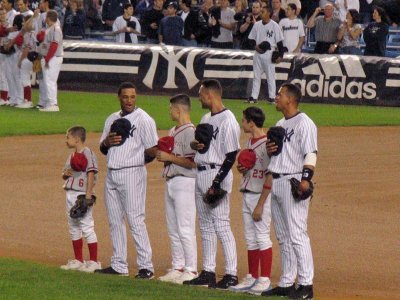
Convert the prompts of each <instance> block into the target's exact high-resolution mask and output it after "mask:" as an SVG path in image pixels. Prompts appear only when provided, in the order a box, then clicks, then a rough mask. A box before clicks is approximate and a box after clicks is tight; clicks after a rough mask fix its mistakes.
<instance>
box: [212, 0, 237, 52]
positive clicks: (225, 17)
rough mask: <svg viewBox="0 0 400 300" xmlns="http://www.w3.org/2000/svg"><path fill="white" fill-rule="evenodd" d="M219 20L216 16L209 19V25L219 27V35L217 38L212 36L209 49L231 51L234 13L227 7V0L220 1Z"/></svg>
mask: <svg viewBox="0 0 400 300" xmlns="http://www.w3.org/2000/svg"><path fill="white" fill-rule="evenodd" d="M220 7H221V10H220V19H218V18H217V16H211V17H210V19H209V21H208V22H209V25H211V26H217V25H219V26H220V34H219V35H218V36H214V34H213V36H212V38H211V47H212V48H220V49H232V48H233V34H232V32H233V29H234V28H235V26H236V24H235V23H236V22H235V19H234V18H233V16H234V15H235V11H234V10H233V9H231V8H230V7H229V1H228V0H220Z"/></svg>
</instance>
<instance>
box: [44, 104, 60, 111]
mask: <svg viewBox="0 0 400 300" xmlns="http://www.w3.org/2000/svg"><path fill="white" fill-rule="evenodd" d="M39 111H42V112H57V111H60V108H59V107H58V105H56V104H55V105H49V106H46V107H43V108H39Z"/></svg>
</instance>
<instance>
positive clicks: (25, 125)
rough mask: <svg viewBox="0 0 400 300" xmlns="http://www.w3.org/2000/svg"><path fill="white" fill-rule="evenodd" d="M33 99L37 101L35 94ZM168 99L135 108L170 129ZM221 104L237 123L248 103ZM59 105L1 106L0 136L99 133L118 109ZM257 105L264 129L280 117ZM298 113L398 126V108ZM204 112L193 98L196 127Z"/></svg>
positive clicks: (101, 98) (62, 99)
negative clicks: (48, 109) (52, 108)
mask: <svg viewBox="0 0 400 300" xmlns="http://www.w3.org/2000/svg"><path fill="white" fill-rule="evenodd" d="M34 99H37V93H36V91H35V93H34ZM168 99H169V98H168V97H165V96H164V97H160V96H144V95H142V96H138V101H137V104H138V106H139V107H141V108H143V109H144V110H145V111H147V112H148V113H149V114H150V115H151V116H152V117H153V118H154V119H155V121H156V124H157V127H158V129H168V128H170V127H172V126H173V123H172V121H171V120H170V118H169V115H168V107H169V100H168ZM224 104H225V105H226V106H227V107H228V108H229V109H231V110H232V111H233V112H234V114H235V116H236V117H237V119H238V121H240V119H241V117H242V111H243V110H244V109H245V108H246V107H248V104H245V103H243V102H242V101H237V100H224ZM59 105H60V108H61V111H60V112H59V113H41V112H38V111H37V110H36V109H25V110H23V109H16V108H11V107H0V115H1V118H0V136H10V135H26V134H55V133H64V132H65V130H66V129H67V128H68V127H70V126H72V125H76V124H80V125H82V126H84V127H86V129H87V130H88V131H91V132H101V131H102V129H103V125H104V121H105V119H106V117H107V116H108V115H109V114H110V113H112V112H114V111H117V110H118V109H119V103H118V99H117V97H116V95H112V94H96V93H82V92H60V94H59ZM258 106H259V107H261V108H263V109H264V111H265V113H266V116H267V120H266V124H265V125H266V126H267V127H269V126H271V125H273V124H275V123H276V121H277V120H279V119H280V118H281V117H282V115H281V113H279V112H277V111H276V110H275V107H274V106H273V105H270V104H267V103H261V104H258ZM301 110H302V111H304V112H306V113H307V114H308V115H309V116H310V117H311V118H312V119H313V120H314V122H315V123H316V124H317V126H319V127H320V126H386V125H400V108H397V107H396V108H394V107H372V106H350V105H331V104H329V105H328V104H307V103H304V104H302V105H301ZM205 112H206V111H205V110H203V109H201V107H200V103H199V101H198V99H197V98H193V109H192V121H193V122H194V123H195V124H197V123H198V122H199V121H200V118H201V116H202V115H204V113H205Z"/></svg>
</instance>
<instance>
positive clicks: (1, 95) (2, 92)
mask: <svg viewBox="0 0 400 300" xmlns="http://www.w3.org/2000/svg"><path fill="white" fill-rule="evenodd" d="M0 97H1V99H3V100H4V101H7V100H8V92H7V91H1V92H0Z"/></svg>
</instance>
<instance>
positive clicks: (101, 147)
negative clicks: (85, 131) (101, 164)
mask: <svg viewBox="0 0 400 300" xmlns="http://www.w3.org/2000/svg"><path fill="white" fill-rule="evenodd" d="M108 149H109V147H107V146H106V145H104V141H103V142H102V143H101V144H100V152H101V153H103V154H104V155H107V153H108Z"/></svg>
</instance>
